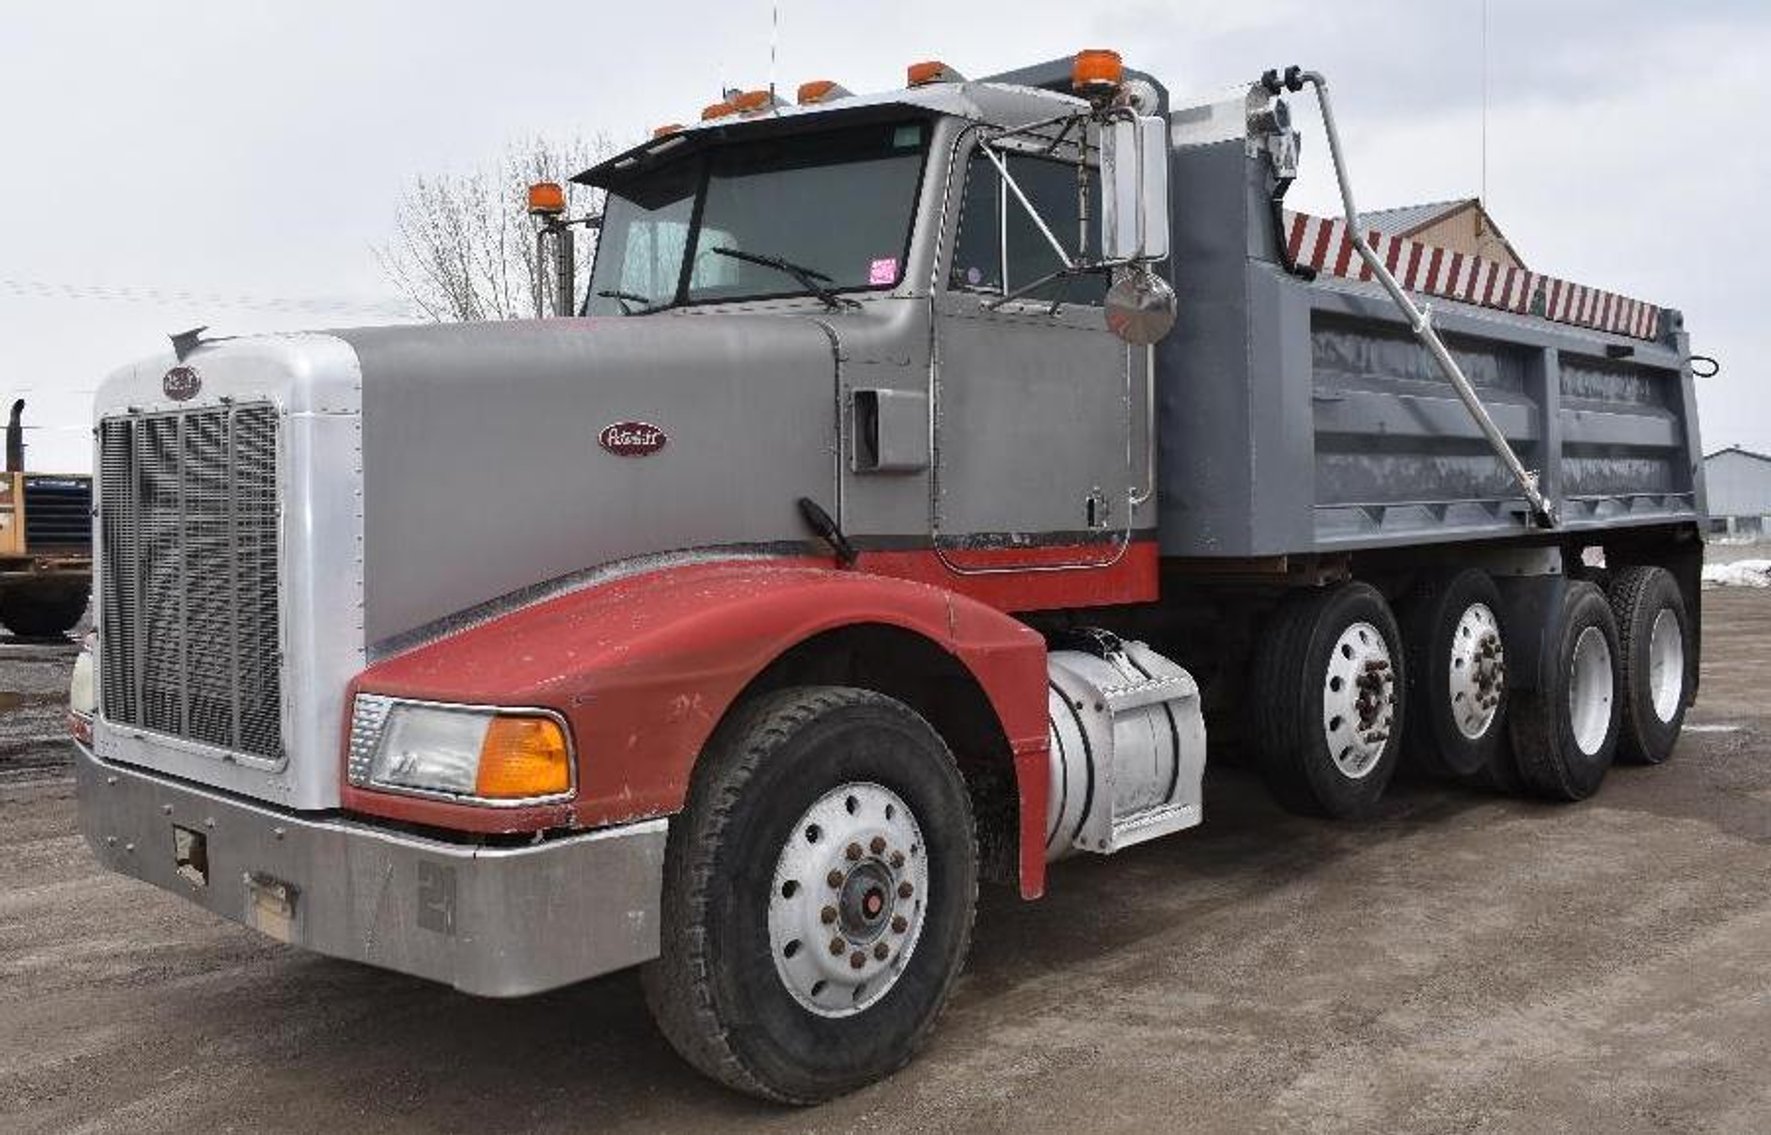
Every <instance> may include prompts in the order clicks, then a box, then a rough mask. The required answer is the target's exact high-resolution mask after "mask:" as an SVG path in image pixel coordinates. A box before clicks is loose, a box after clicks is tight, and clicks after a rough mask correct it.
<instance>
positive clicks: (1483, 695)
mask: <svg viewBox="0 0 1771 1135" xmlns="http://www.w3.org/2000/svg"><path fill="white" fill-rule="evenodd" d="M1506 672H1507V667H1506V657H1505V653H1504V652H1503V651H1502V649H1501V643H1500V622H1499V621H1498V620H1497V619H1496V618H1495V617H1494V612H1493V611H1491V610H1489V608H1488V604H1486V603H1471V604H1470V605H1469V606H1468V607H1466V608H1464V613H1463V617H1462V618H1460V619H1459V620H1458V621H1457V629H1455V630H1453V631H1452V632H1451V675H1450V682H1451V719H1452V720H1453V721H1455V722H1457V730H1458V732H1459V733H1462V734H1463V735H1464V736H1465V737H1468V738H1469V739H1470V740H1472V741H1474V740H1477V739H1478V738H1480V737H1482V736H1483V735H1484V734H1486V733H1487V732H1488V727H1489V726H1491V725H1493V724H1494V715H1495V713H1496V712H1497V711H1498V710H1499V707H1500V692H1501V689H1502V688H1503V684H1504V681H1505V678H1506Z"/></svg>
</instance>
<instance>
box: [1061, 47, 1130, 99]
mask: <svg viewBox="0 0 1771 1135" xmlns="http://www.w3.org/2000/svg"><path fill="white" fill-rule="evenodd" d="M1124 80H1125V62H1124V61H1123V60H1121V59H1120V58H1119V52H1117V51H1108V50H1106V49H1105V48H1090V49H1088V50H1085V51H1078V52H1077V53H1076V61H1075V62H1074V63H1072V64H1071V65H1070V85H1071V87H1073V88H1074V89H1076V90H1079V91H1085V90H1090V89H1092V88H1100V87H1117V86H1118V85H1119V84H1120V83H1121V82H1123V81H1124Z"/></svg>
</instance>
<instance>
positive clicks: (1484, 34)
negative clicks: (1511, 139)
mask: <svg viewBox="0 0 1771 1135" xmlns="http://www.w3.org/2000/svg"><path fill="white" fill-rule="evenodd" d="M1481 193H1482V208H1483V209H1484V210H1486V209H1487V208H1488V0H1482V189H1481Z"/></svg>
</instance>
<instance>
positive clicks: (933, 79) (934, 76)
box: [904, 59, 965, 87]
mask: <svg viewBox="0 0 1771 1135" xmlns="http://www.w3.org/2000/svg"><path fill="white" fill-rule="evenodd" d="M904 77H905V79H906V84H905V85H906V86H911V87H924V86H927V85H928V84H930V83H963V82H965V76H964V75H961V74H960V73H959V72H958V71H955V70H954V69H953V68H951V67H949V66H947V64H945V63H943V62H941V61H940V60H939V59H928V60H924V61H923V62H921V63H912V64H911V65H910V66H909V67H908V68H906V69H905V72H904Z"/></svg>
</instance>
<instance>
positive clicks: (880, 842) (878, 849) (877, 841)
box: [867, 836, 885, 855]
mask: <svg viewBox="0 0 1771 1135" xmlns="http://www.w3.org/2000/svg"><path fill="white" fill-rule="evenodd" d="M867 847H868V849H869V850H871V851H872V852H873V854H875V855H879V854H881V853H882V852H884V851H885V837H883V836H874V837H873V842H872V843H870V844H868V845H867Z"/></svg>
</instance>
